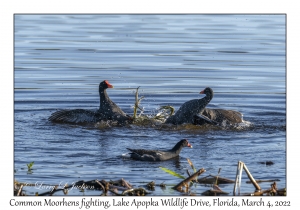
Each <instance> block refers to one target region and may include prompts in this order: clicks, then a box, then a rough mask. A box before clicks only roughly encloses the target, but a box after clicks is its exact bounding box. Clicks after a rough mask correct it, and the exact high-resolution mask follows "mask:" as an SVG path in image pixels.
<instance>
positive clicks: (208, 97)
mask: <svg viewBox="0 0 300 210" xmlns="http://www.w3.org/2000/svg"><path fill="white" fill-rule="evenodd" d="M211 99H212V95H206V96H205V97H204V98H202V99H200V100H204V101H205V104H208V103H209V102H210V101H211Z"/></svg>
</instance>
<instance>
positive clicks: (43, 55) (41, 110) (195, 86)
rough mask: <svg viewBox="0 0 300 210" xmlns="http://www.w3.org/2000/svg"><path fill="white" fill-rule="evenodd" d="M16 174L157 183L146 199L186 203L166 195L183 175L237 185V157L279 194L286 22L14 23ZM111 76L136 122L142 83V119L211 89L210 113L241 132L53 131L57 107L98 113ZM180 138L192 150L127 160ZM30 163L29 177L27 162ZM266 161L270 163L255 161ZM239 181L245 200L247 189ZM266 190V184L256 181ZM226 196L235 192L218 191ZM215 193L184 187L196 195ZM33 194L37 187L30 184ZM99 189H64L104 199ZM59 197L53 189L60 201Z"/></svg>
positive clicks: (166, 18)
mask: <svg viewBox="0 0 300 210" xmlns="http://www.w3.org/2000/svg"><path fill="white" fill-rule="evenodd" d="M14 18H15V37H14V40H15V54H14V55H15V65H14V67H15V71H14V102H15V103H14V164H15V165H14V168H15V171H16V172H15V173H14V175H15V177H14V178H15V179H16V180H18V181H21V182H28V183H36V182H44V183H47V184H58V183H60V182H63V183H69V184H71V183H73V182H76V181H79V180H86V181H88V180H92V179H105V180H110V179H111V180H115V179H120V178H124V179H125V180H128V181H129V182H130V183H131V184H133V185H134V186H136V187H138V186H144V185H145V183H147V182H150V181H155V182H156V183H157V184H160V183H162V182H164V183H165V184H167V185H168V186H169V187H167V188H166V189H165V190H162V189H160V188H159V187H157V188H156V190H155V191H153V192H152V195H182V194H181V193H179V192H176V191H174V190H172V189H171V187H170V186H171V185H174V184H177V183H178V182H179V181H180V180H179V179H178V178H176V177H173V176H171V175H169V174H167V173H165V172H163V171H162V170H161V169H159V166H162V167H166V168H168V169H171V170H173V171H175V172H177V173H179V174H181V175H185V176H186V169H189V170H190V172H191V171H192V170H191V168H190V166H189V164H188V162H187V160H186V158H189V159H191V160H192V162H193V163H194V165H195V166H196V168H197V169H200V168H205V169H206V172H205V173H204V174H203V175H202V176H206V175H209V174H214V175H216V174H217V172H218V169H219V168H222V170H221V176H224V177H226V178H229V179H235V174H236V167H237V163H238V161H239V160H240V161H243V162H244V163H246V165H247V167H248V168H249V170H250V172H251V173H252V175H253V176H254V178H255V179H280V181H279V182H277V185H278V188H284V187H285V186H286V65H285V64H286V51H285V48H286V40H285V36H286V34H285V27H286V22H285V21H286V19H285V16H284V15H21V14H19V15H15V16H14ZM105 79H106V80H108V81H109V82H110V83H111V84H113V85H114V86H115V88H114V89H109V90H108V94H109V96H110V98H111V99H112V100H113V101H114V102H115V103H117V104H118V105H119V106H120V107H121V108H122V109H123V110H124V111H125V112H126V113H127V114H130V115H132V113H133V109H132V106H133V104H134V91H135V88H137V87H139V86H140V90H139V94H140V96H145V99H144V100H143V101H142V102H141V106H143V108H144V110H145V111H144V114H145V115H154V114H156V113H157V112H158V109H159V107H160V106H162V105H172V106H174V107H175V108H176V110H177V109H178V108H179V107H180V105H181V104H182V103H184V102H185V101H188V100H191V99H195V98H202V97H203V95H200V94H199V92H200V91H201V90H202V89H204V88H205V87H208V86H209V87H211V88H212V89H213V90H214V98H213V99H212V101H211V102H210V104H209V105H208V107H209V108H222V109H232V110H236V111H239V112H242V113H243V115H244V120H245V121H247V122H249V123H250V125H249V124H247V126H244V127H242V128H241V129H237V128H236V129H221V128H215V127H213V126H208V127H207V126H206V127H205V126H204V127H203V126H183V127H176V126H173V127H171V128H165V127H163V128H160V127H151V126H125V127H113V126H112V127H104V128H99V127H97V126H81V125H69V124H55V123H52V122H49V121H48V120H47V119H48V117H49V116H50V115H51V113H53V112H55V111H56V110H58V109H66V108H68V109H76V108H84V109H97V108H98V106H99V96H98V85H99V83H100V82H101V81H103V80H105ZM182 138H187V139H188V140H189V141H190V143H191V144H192V145H193V149H189V148H184V149H183V150H182V153H181V154H180V157H179V158H178V159H175V160H169V161H165V162H159V163H148V162H140V161H133V160H130V159H126V158H122V157H121V155H122V154H124V153H126V152H127V151H126V147H130V148H171V147H173V145H174V144H175V143H176V142H177V141H179V140H180V139H182ZM31 161H34V166H33V169H34V170H33V173H31V174H28V173H27V166H26V164H27V163H29V162H31ZM266 161H272V162H274V165H271V166H266V165H265V164H260V163H259V162H266ZM247 180H248V178H247V176H246V174H245V173H244V174H243V178H242V192H253V190H254V188H253V186H252V185H251V184H246V183H245V182H246V181H247ZM260 185H261V187H262V188H264V189H268V188H269V187H270V183H262V184H260ZM220 187H221V188H222V189H223V190H224V191H226V192H229V193H230V195H232V191H233V185H231V184H230V185H221V186H220ZM208 189H210V186H204V185H197V186H196V187H193V188H192V189H191V191H192V192H194V193H196V194H197V195H200V194H201V193H202V192H204V191H205V190H208ZM26 190H27V193H28V194H30V195H34V193H35V192H39V193H42V190H39V189H32V188H29V187H27V188H26ZM100 193H101V192H99V191H88V190H87V191H85V192H83V193H82V192H81V194H80V192H78V191H70V192H69V194H71V195H72V194H73V195H99V194H100ZM58 194H59V193H58Z"/></svg>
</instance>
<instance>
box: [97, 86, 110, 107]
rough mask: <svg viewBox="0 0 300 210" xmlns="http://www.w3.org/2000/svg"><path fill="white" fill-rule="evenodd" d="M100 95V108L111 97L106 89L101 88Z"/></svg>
mask: <svg viewBox="0 0 300 210" xmlns="http://www.w3.org/2000/svg"><path fill="white" fill-rule="evenodd" d="M99 95H100V109H101V107H102V106H104V104H105V103H107V102H108V100H109V97H108V95H107V92H106V89H100V90H99Z"/></svg>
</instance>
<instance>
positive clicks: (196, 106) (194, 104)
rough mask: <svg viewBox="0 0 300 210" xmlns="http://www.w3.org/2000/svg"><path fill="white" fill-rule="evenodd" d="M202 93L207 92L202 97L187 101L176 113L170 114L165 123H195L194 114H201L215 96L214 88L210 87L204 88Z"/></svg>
mask: <svg viewBox="0 0 300 210" xmlns="http://www.w3.org/2000/svg"><path fill="white" fill-rule="evenodd" d="M200 94H205V95H206V96H205V97H203V98H201V99H193V100H190V101H187V102H185V103H184V104H183V105H181V107H180V108H179V110H178V111H177V112H176V113H175V114H174V115H172V116H170V117H169V118H168V119H167V120H166V121H165V123H171V124H175V125H179V124H183V123H193V122H194V116H195V115H198V114H201V113H202V112H203V110H204V108H205V107H206V106H207V104H208V103H209V102H210V101H211V99H212V98H213V96H214V92H213V90H212V89H211V88H209V87H207V88H205V89H204V90H202V91H201V92H200Z"/></svg>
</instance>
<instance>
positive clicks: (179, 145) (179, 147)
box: [171, 143, 182, 154]
mask: <svg viewBox="0 0 300 210" xmlns="http://www.w3.org/2000/svg"><path fill="white" fill-rule="evenodd" d="M181 149H182V144H181V143H177V144H176V145H175V146H174V147H173V148H172V149H171V150H172V151H173V152H175V153H177V154H179V153H180V151H181Z"/></svg>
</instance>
